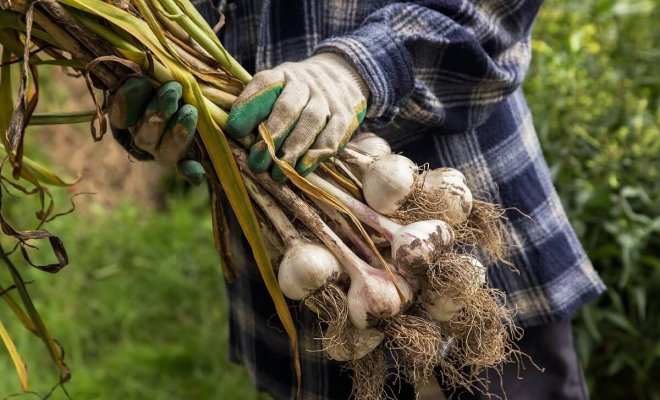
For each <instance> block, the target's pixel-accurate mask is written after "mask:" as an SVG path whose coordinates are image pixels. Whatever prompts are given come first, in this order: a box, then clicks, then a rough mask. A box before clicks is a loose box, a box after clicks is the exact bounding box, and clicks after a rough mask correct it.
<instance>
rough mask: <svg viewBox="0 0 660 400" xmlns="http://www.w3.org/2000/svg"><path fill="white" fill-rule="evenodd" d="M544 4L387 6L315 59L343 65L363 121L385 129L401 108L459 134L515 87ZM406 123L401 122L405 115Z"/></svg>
mask: <svg viewBox="0 0 660 400" xmlns="http://www.w3.org/2000/svg"><path fill="white" fill-rule="evenodd" d="M541 3H542V0H490V1H467V0H434V1H418V2H413V3H394V4H390V5H387V6H385V7H383V8H381V9H379V10H377V11H375V12H373V13H372V14H371V15H369V16H367V18H365V20H364V22H363V23H362V25H361V26H360V27H359V28H357V29H356V30H354V31H353V32H350V33H348V34H345V35H342V36H339V37H334V38H330V39H328V40H325V41H323V42H322V43H320V45H319V46H318V47H317V49H316V50H315V52H316V53H321V52H333V53H338V54H341V55H343V56H344V57H346V58H347V59H349V60H350V61H351V63H352V65H353V66H354V67H355V68H356V69H357V71H358V72H359V73H360V75H361V76H362V77H363V78H364V80H365V82H366V84H367V86H368V88H369V91H370V98H369V103H368V109H367V114H366V117H367V118H369V119H370V120H372V121H378V122H381V123H383V124H387V123H388V122H390V121H391V120H392V118H393V117H394V116H395V115H396V114H397V113H398V111H399V105H400V104H401V102H402V101H406V102H408V103H409V106H410V108H411V109H413V110H414V113H415V115H414V118H415V120H417V121H418V122H420V123H422V124H425V125H431V126H436V127H438V128H439V129H438V132H447V133H451V132H465V131H467V130H469V129H472V128H474V127H476V126H478V125H480V124H481V123H483V122H484V121H485V120H486V118H487V117H488V115H489V112H490V110H492V108H493V106H494V105H496V104H497V103H498V102H500V101H501V100H502V99H504V98H505V97H506V96H507V95H508V94H510V93H512V92H513V91H514V90H516V89H517V88H518V86H519V85H520V84H521V81H522V80H523V78H524V75H525V72H526V71H527V67H528V64H529V60H530V48H529V31H530V28H531V25H532V23H533V21H534V19H535V17H536V15H537V12H538V9H539V7H540V5H541ZM404 117H405V116H404Z"/></svg>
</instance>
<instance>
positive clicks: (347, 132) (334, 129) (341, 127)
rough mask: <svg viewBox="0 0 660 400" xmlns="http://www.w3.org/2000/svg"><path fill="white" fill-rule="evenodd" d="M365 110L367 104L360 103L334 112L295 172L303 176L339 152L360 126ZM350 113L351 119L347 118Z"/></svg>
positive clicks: (364, 102)
mask: <svg viewBox="0 0 660 400" xmlns="http://www.w3.org/2000/svg"><path fill="white" fill-rule="evenodd" d="M366 110H367V102H366V101H365V100H362V101H360V102H359V103H358V104H357V105H356V106H355V107H353V110H351V111H348V110H345V111H339V110H337V111H335V112H333V115H332V117H331V118H330V121H328V124H327V125H326V126H325V128H324V129H323V131H322V132H321V133H319V135H318V136H317V137H316V140H315V141H314V144H313V145H312V146H311V147H310V149H309V150H308V151H307V152H306V153H305V155H304V156H302V158H301V159H300V160H299V161H298V163H297V164H296V171H297V172H298V173H299V174H300V175H302V176H305V175H307V174H309V173H310V172H312V171H314V170H315V169H316V167H318V165H319V164H320V163H321V162H323V161H325V160H327V159H328V158H330V157H332V156H334V155H335V154H337V152H339V151H341V149H343V148H344V147H345V146H346V144H347V143H348V141H349V140H350V138H351V135H353V132H355V130H356V129H357V127H358V126H359V125H360V123H361V122H362V120H363V119H364V116H365V114H366ZM351 113H352V118H351V117H348V116H349V115H351Z"/></svg>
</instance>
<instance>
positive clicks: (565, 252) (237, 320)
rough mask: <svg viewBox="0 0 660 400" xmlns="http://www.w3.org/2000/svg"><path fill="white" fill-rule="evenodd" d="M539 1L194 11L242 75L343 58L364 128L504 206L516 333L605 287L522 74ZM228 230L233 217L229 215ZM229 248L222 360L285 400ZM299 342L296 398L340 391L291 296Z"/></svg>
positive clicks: (271, 314)
mask: <svg viewBox="0 0 660 400" xmlns="http://www.w3.org/2000/svg"><path fill="white" fill-rule="evenodd" d="M540 3H541V0H490V1H486V0H483V1H478V0H472V1H470V0H436V1H416V2H405V3H404V2H394V1H385V0H371V1H361V0H360V1H358V0H345V1H340V0H334V1H330V0H328V1H318V0H298V1H285V0H263V1H256V0H242V1H240V0H239V1H235V2H230V3H226V2H224V1H221V2H220V3H219V4H217V3H215V4H214V3H212V2H211V0H201V1H198V2H197V6H198V8H199V9H200V11H201V12H202V14H203V15H204V16H205V17H206V18H208V20H209V22H210V23H215V22H217V19H218V14H217V10H218V9H220V10H221V11H224V13H225V15H226V17H227V18H226V26H225V27H224V28H223V32H222V35H223V37H222V40H223V43H224V45H225V46H226V47H227V49H228V50H229V51H230V53H232V54H233V55H234V56H235V57H236V58H237V59H238V61H239V62H240V63H241V64H243V65H244V66H245V67H246V68H247V69H248V70H252V71H260V70H264V69H268V68H272V67H274V66H276V65H278V64H280V63H282V62H285V61H298V60H302V59H304V58H306V57H308V56H310V55H312V54H314V53H318V52H334V53H338V54H341V55H343V56H344V57H346V58H347V59H349V60H350V61H351V62H352V63H353V64H354V66H355V67H356V68H357V70H358V71H359V72H360V73H361V75H362V76H363V77H364V78H365V81H366V82H367V84H368V86H369V89H370V91H371V97H370V100H369V106H368V110H367V119H366V120H365V122H364V123H363V124H362V126H361V129H364V130H371V131H373V132H376V133H378V134H379V135H381V136H382V137H384V138H386V139H387V140H388V141H389V142H390V144H391V145H392V147H393V149H394V150H395V151H397V152H401V153H402V154H404V155H406V156H408V157H409V158H411V159H412V160H413V161H415V162H417V163H418V164H424V163H428V164H429V165H430V167H432V168H435V167H441V166H449V167H454V168H457V169H459V170H460V171H462V172H463V173H464V174H465V175H466V177H467V178H468V184H469V186H470V187H471V188H472V189H473V192H475V193H476V194H481V195H484V196H487V197H489V198H491V199H493V200H494V201H496V202H498V203H500V204H501V205H502V206H503V207H505V208H510V209H514V208H515V209H517V210H519V212H508V214H507V218H508V219H507V221H506V228H507V230H508V233H509V234H510V237H511V239H512V241H513V244H514V249H513V251H512V252H511V253H510V257H509V258H510V260H511V261H512V262H513V263H514V264H515V266H516V267H517V269H518V272H517V273H514V272H512V271H511V270H510V269H509V268H507V267H503V266H497V265H494V266H491V267H490V268H489V282H490V285H492V286H494V287H497V288H500V289H502V290H504V291H505V292H506V293H507V296H508V298H507V300H508V304H509V305H510V306H511V307H512V308H513V309H514V310H515V312H516V319H517V322H518V323H519V324H520V325H521V326H523V327H526V326H527V327H529V326H538V325H543V324H546V323H550V322H553V321H557V320H560V319H566V318H569V317H570V316H571V315H572V314H573V313H574V312H575V311H576V310H577V309H578V308H579V307H580V306H581V305H582V304H583V303H585V302H586V301H588V300H590V299H592V298H593V297H595V296H596V295H598V294H599V293H601V292H602V291H603V290H604V285H603V283H602V282H601V280H600V279H599V277H598V275H597V273H596V272H595V271H594V269H593V267H592V265H591V263H590V261H589V259H588V258H587V256H586V254H585V252H584V250H583V249H582V247H581V245H580V243H579V242H578V240H577V238H576V235H575V233H574V231H573V229H572V228H571V226H570V223H569V221H568V220H567V218H566V215H565V213H564V210H563V209H562V205H561V203H560V201H559V198H558V196H557V193H556V192H555V189H554V187H553V184H552V181H551V177H550V173H549V170H548V167H547V165H546V162H545V160H544V158H543V153H542V151H541V148H540V146H539V142H538V139H537V136H536V133H535V131H534V127H533V123H532V117H531V115H530V112H529V109H528V107H527V104H526V101H525V99H524V96H523V93H522V89H521V88H520V84H521V81H522V80H523V78H524V75H525V73H526V70H527V67H528V64H529V60H530V37H529V34H530V28H531V25H532V23H533V20H534V18H535V16H536V14H537V11H538V8H539V6H540ZM233 225H234V226H233V229H235V230H238V229H239V228H238V225H237V223H236V222H235V221H233ZM239 239H240V238H239V237H238V236H237V237H236V241H235V243H234V244H233V246H234V247H235V249H234V250H235V252H236V254H239V256H240V257H241V260H240V263H241V264H239V265H243V266H244V268H243V269H242V271H243V275H242V276H241V278H239V279H238V280H237V282H235V283H234V284H232V285H229V287H228V294H229V301H230V336H231V356H232V359H233V360H235V361H237V362H241V363H243V364H244V365H245V366H246V368H247V370H248V371H249V373H250V374H251V376H252V378H253V380H254V381H255V384H256V385H257V387H258V388H259V389H260V390H265V391H267V392H269V393H270V394H271V395H273V396H274V397H275V398H276V399H290V398H293V397H294V393H295V379H294V376H293V373H292V370H291V368H290V365H291V360H290V351H289V342H288V338H287V336H286V334H285V333H284V331H283V329H282V328H281V326H280V325H279V323H278V320H277V317H276V316H275V311H274V308H273V306H272V304H271V302H270V300H269V296H268V294H267V292H266V290H265V287H264V286H263V284H262V283H261V278H260V277H259V274H258V272H257V269H256V266H255V265H254V262H253V260H252V258H251V256H250V251H249V247H248V245H247V243H246V242H245V240H244V239H243V240H242V241H241V240H239ZM291 309H292V312H293V313H294V318H295V319H296V320H297V322H298V323H299V325H300V326H299V328H300V329H299V332H300V334H301V348H302V363H303V365H302V370H303V380H302V382H303V397H302V398H303V399H312V400H314V399H347V398H348V390H349V388H350V376H349V374H347V373H342V372H341V365H340V364H339V363H336V362H332V361H329V360H327V359H326V358H325V357H324V356H323V354H322V353H321V352H318V351H313V350H318V343H317V341H316V340H315V339H314V335H313V334H311V333H309V332H310V329H311V328H310V327H311V326H312V320H311V317H310V315H309V314H308V313H307V312H305V310H303V309H302V308H301V307H299V306H296V305H293V304H292V307H291Z"/></svg>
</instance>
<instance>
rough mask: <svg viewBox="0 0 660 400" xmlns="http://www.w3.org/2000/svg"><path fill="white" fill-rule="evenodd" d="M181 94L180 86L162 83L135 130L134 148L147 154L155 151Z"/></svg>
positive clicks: (172, 82)
mask: <svg viewBox="0 0 660 400" xmlns="http://www.w3.org/2000/svg"><path fill="white" fill-rule="evenodd" d="M182 93H183V88H182V86H181V84H180V83H179V82H175V81H170V82H167V83H164V84H163V85H162V86H161V87H160V88H158V91H157V92H156V95H155V96H153V97H152V98H151V100H150V101H149V104H147V109H146V110H145V111H144V114H143V116H142V119H140V121H139V122H138V124H137V126H136V128H135V132H134V134H133V141H134V142H135V146H136V147H138V148H140V149H142V150H145V151H147V152H149V153H153V152H154V151H155V148H156V145H158V142H160V138H161V136H162V135H163V132H164V131H165V127H166V126H167V122H168V120H169V119H170V117H171V116H172V115H174V113H175V112H176V111H177V109H178V108H179V101H180V100H181V96H182Z"/></svg>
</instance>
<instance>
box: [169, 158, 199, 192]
mask: <svg viewBox="0 0 660 400" xmlns="http://www.w3.org/2000/svg"><path fill="white" fill-rule="evenodd" d="M176 172H177V174H178V175H179V176H180V177H182V178H183V179H185V180H186V181H187V182H188V183H190V184H191V185H194V186H199V185H200V184H201V183H202V182H203V181H204V177H205V176H206V172H205V171H204V167H202V164H200V163H199V162H197V161H195V160H189V159H185V160H181V161H179V162H178V163H177V164H176Z"/></svg>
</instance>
